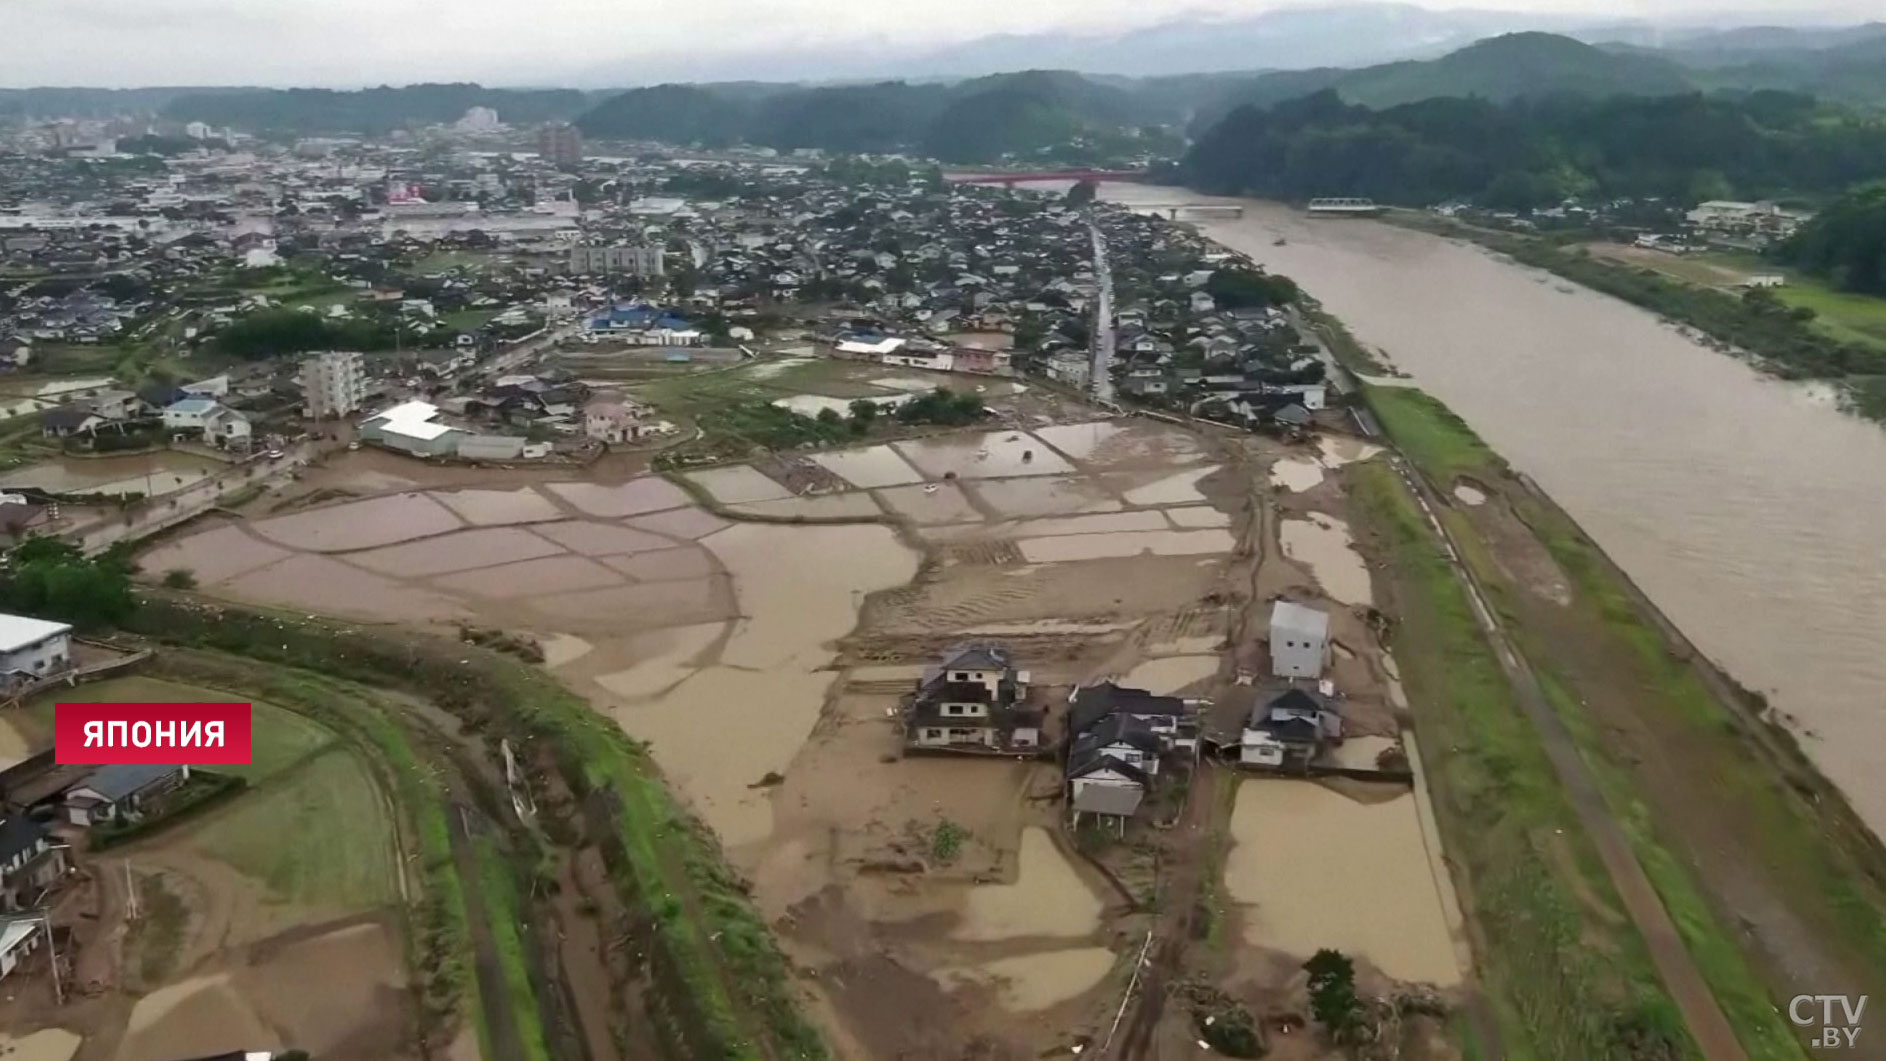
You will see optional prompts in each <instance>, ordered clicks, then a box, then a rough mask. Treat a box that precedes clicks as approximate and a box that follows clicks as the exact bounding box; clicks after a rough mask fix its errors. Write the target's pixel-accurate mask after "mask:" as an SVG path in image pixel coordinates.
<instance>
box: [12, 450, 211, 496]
mask: <svg viewBox="0 0 1886 1061" xmlns="http://www.w3.org/2000/svg"><path fill="white" fill-rule="evenodd" d="M226 467H228V465H226V464H224V463H222V462H221V461H217V460H213V459H211V458H209V457H199V456H197V455H195V454H193V453H180V452H178V451H176V450H160V451H158V452H156V453H139V454H134V455H132V456H126V457H62V458H60V459H57V460H49V461H40V462H39V463H37V464H29V465H27V466H25V467H23V468H14V469H12V470H10V471H8V472H6V473H5V474H4V475H0V487H18V486H32V487H37V488H39V489H41V490H45V491H48V492H50V493H55V494H134V493H135V494H143V495H145V496H146V497H155V496H157V495H160V494H168V493H171V492H172V491H176V490H181V489H183V488H184V487H186V486H189V485H190V484H191V483H194V482H197V481H199V480H202V479H207V478H209V477H210V476H212V475H214V474H216V473H217V472H219V471H221V470H223V469H224V468H226Z"/></svg>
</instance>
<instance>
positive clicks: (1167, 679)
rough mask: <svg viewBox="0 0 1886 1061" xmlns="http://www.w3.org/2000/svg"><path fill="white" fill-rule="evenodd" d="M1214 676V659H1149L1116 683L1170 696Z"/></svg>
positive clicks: (1216, 671)
mask: <svg viewBox="0 0 1886 1061" xmlns="http://www.w3.org/2000/svg"><path fill="white" fill-rule="evenodd" d="M1217 673H1218V657H1217V656H1168V657H1166V658H1165V659H1149V660H1147V661H1146V662H1144V663H1141V664H1140V665H1139V666H1137V667H1134V668H1133V669H1132V670H1130V671H1128V672H1127V673H1126V676H1125V677H1123V678H1121V679H1120V684H1121V685H1125V686H1128V687H1129V688H1133V689H1144V690H1146V691H1147V692H1149V693H1154V694H1157V695H1159V696H1170V695H1172V694H1174V693H1177V692H1179V691H1180V690H1182V689H1186V688H1188V687H1189V686H1193V685H1197V684H1198V683H1200V682H1203V681H1206V680H1208V679H1210V678H1211V677H1212V676H1214V675H1216V674H1217Z"/></svg>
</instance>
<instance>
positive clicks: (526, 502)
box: [432, 486, 563, 526]
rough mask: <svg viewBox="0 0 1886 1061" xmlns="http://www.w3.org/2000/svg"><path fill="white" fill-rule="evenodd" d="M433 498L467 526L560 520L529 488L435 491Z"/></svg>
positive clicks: (549, 504)
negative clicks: (456, 514) (468, 524)
mask: <svg viewBox="0 0 1886 1061" xmlns="http://www.w3.org/2000/svg"><path fill="white" fill-rule="evenodd" d="M432 496H433V497H434V498H437V499H438V500H439V501H441V502H443V503H444V504H445V507H447V508H449V509H451V510H452V511H454V512H456V513H458V514H459V517H460V518H461V519H463V520H464V521H465V522H467V523H473V524H479V525H494V526H495V525H503V524H506V523H538V522H541V521H544V520H552V519H562V518H563V513H562V511H561V510H559V509H558V508H557V506H556V505H555V504H554V503H553V502H552V501H551V500H550V499H549V498H547V497H545V496H544V495H542V494H540V493H538V492H537V491H535V490H533V489H531V488H530V487H528V486H522V487H518V488H517V489H515V490H449V491H445V490H435V491H433V492H432Z"/></svg>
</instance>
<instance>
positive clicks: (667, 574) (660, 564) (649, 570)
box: [601, 548, 714, 582]
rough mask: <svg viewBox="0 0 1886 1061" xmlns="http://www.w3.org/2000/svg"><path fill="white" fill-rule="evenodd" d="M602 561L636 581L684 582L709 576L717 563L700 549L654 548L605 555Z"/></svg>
mask: <svg viewBox="0 0 1886 1061" xmlns="http://www.w3.org/2000/svg"><path fill="white" fill-rule="evenodd" d="M601 559H602V562H603V563H605V564H608V565H609V566H610V567H613V568H615V569H616V570H617V571H620V572H622V573H623V574H625V575H627V576H629V577H630V578H632V579H634V580H636V581H637V582H684V581H687V580H688V579H692V578H706V577H707V576H708V575H710V574H712V573H713V571H714V563H713V561H712V560H711V559H709V557H708V555H707V554H706V553H704V552H702V551H701V550H699V549H693V548H681V549H655V550H652V551H650V552H645V553H634V554H631V555H628V556H605V557H602V558H601Z"/></svg>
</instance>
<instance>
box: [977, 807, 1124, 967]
mask: <svg viewBox="0 0 1886 1061" xmlns="http://www.w3.org/2000/svg"><path fill="white" fill-rule="evenodd" d="M1017 860H1018V867H1019V868H1018V870H1017V872H1016V875H1015V881H1014V882H1013V883H1011V884H979V885H975V886H973V887H970V888H969V889H968V890H967V893H966V894H965V895H964V897H963V913H962V920H961V922H960V923H959V924H958V925H957V926H956V929H955V931H954V932H952V933H951V935H952V936H953V937H954V938H956V939H961V940H973V941H977V942H990V941H996V940H1005V939H1025V938H1028V937H1031V936H1059V937H1069V938H1073V937H1080V936H1088V935H1091V934H1093V932H1094V931H1095V930H1097V929H1098V928H1099V927H1100V914H1101V910H1102V904H1101V901H1100V898H1099V897H1098V896H1097V895H1095V894H1094V892H1093V890H1092V889H1091V888H1089V887H1088V886H1087V882H1086V881H1084V880H1082V879H1081V876H1080V874H1079V873H1077V872H1075V870H1074V866H1073V864H1072V863H1070V862H1069V861H1068V860H1067V858H1066V857H1065V856H1063V855H1062V854H1061V852H1060V850H1059V849H1058V848H1056V847H1055V845H1054V841H1053V840H1052V839H1051V838H1049V836H1048V831H1047V830H1046V829H1044V828H1042V827H1041V826H1038V825H1031V826H1029V827H1028V828H1026V829H1024V830H1022V843H1021V850H1020V852H1019V853H1018V855H1017Z"/></svg>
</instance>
